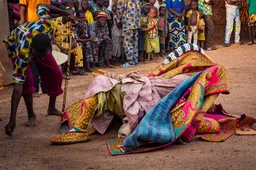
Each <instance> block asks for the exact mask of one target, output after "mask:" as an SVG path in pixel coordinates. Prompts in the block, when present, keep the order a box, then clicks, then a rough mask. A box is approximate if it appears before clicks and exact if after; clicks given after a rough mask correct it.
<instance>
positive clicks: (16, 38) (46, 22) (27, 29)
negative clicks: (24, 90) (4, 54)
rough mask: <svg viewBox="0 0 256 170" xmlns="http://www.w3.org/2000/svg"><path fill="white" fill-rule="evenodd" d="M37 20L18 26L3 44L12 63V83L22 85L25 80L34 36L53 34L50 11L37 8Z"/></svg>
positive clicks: (41, 7) (44, 8) (40, 7)
mask: <svg viewBox="0 0 256 170" xmlns="http://www.w3.org/2000/svg"><path fill="white" fill-rule="evenodd" d="M37 14H38V16H39V20H38V21H36V22H29V23H25V24H23V25H20V26H19V27H17V28H16V29H14V30H13V31H12V32H11V34H10V35H9V37H8V39H7V40H4V43H5V45H6V47H7V50H8V54H9V57H10V58H11V59H12V60H13V61H14V66H13V76H12V77H13V80H14V83H19V84H23V83H24V81H25V79H26V71H27V67H28V65H29V62H30V60H31V58H32V56H31V51H30V48H29V47H30V44H31V42H32V39H33V37H34V36H36V35H37V34H39V33H45V34H49V36H50V37H51V36H52V33H53V29H52V28H53V22H52V20H51V17H50V15H49V14H50V11H49V9H48V8H46V7H44V6H39V7H38V8H37Z"/></svg>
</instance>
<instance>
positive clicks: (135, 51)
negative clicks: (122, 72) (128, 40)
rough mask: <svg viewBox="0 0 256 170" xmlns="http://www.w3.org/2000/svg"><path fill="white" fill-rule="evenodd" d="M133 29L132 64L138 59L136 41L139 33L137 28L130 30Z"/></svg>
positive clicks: (136, 62)
mask: <svg viewBox="0 0 256 170" xmlns="http://www.w3.org/2000/svg"><path fill="white" fill-rule="evenodd" d="M132 31H133V64H135V65H136V64H138V60H139V51H138V42H139V35H138V30H137V29H135V30H132Z"/></svg>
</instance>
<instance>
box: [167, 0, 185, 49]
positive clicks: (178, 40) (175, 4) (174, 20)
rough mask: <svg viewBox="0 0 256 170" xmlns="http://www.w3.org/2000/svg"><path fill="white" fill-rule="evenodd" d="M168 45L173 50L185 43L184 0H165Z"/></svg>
mask: <svg viewBox="0 0 256 170" xmlns="http://www.w3.org/2000/svg"><path fill="white" fill-rule="evenodd" d="M166 5H167V9H168V11H169V12H168V23H169V36H170V47H171V48H172V49H173V50H174V49H176V48H178V47H179V46H181V45H183V44H185V43H186V32H185V14H186V10H185V2H184V0H167V1H166Z"/></svg>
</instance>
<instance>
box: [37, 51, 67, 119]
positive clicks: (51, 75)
mask: <svg viewBox="0 0 256 170" xmlns="http://www.w3.org/2000/svg"><path fill="white" fill-rule="evenodd" d="M35 64H36V66H37V69H38V72H39V75H40V77H41V79H42V85H43V86H44V88H45V89H46V92H47V94H48V95H49V96H50V101H49V107H48V114H49V115H57V116H60V115H61V112H60V111H59V110H58V109H56V106H55V103H56V97H57V96H58V95H60V94H62V93H63V90H62V88H61V85H62V72H61V70H60V69H59V66H58V65H57V63H56V61H55V59H54V58H53V56H52V54H49V55H48V56H47V57H45V58H44V59H43V60H39V61H36V62H35Z"/></svg>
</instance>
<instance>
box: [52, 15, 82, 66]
mask: <svg viewBox="0 0 256 170" xmlns="http://www.w3.org/2000/svg"><path fill="white" fill-rule="evenodd" d="M53 21H54V38H55V43H56V44H57V45H60V46H62V47H63V48H65V49H70V48H71V47H70V45H69V37H70V36H71V37H72V39H73V42H74V40H75V34H74V31H73V28H72V24H71V23H70V22H67V23H65V24H64V23H63V22H62V17H58V18H54V19H53ZM72 51H73V54H74V57H75V67H83V49H82V47H81V46H80V45H79V44H78V43H76V48H74V49H73V50H72Z"/></svg>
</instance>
